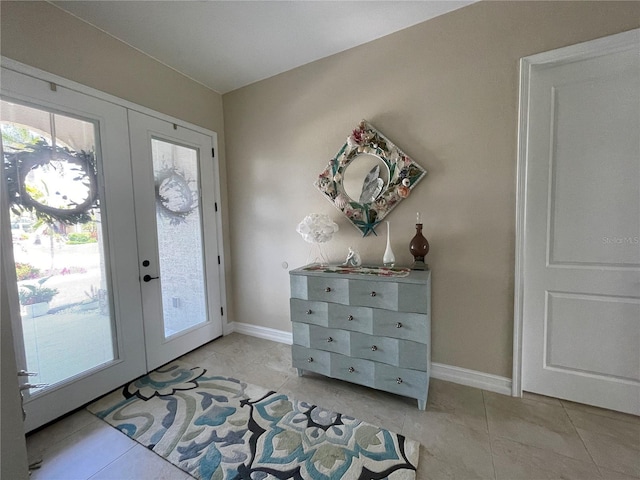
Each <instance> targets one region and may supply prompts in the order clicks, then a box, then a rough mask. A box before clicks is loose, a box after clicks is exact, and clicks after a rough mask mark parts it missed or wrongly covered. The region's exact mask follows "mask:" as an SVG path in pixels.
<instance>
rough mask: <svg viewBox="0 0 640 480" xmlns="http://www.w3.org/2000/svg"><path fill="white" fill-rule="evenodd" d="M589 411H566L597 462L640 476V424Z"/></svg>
mask: <svg viewBox="0 0 640 480" xmlns="http://www.w3.org/2000/svg"><path fill="white" fill-rule="evenodd" d="M589 412H590V411H589V410H586V409H580V410H572V409H568V410H567V413H568V414H569V417H570V418H571V421H572V422H573V424H574V425H575V427H576V429H577V431H578V434H579V435H580V437H581V438H582V440H583V441H584V444H585V445H586V447H587V450H588V451H589V453H590V454H591V456H592V457H593V460H594V461H595V462H596V464H598V466H601V467H605V468H607V469H609V470H613V471H616V472H620V473H624V474H627V475H635V476H637V477H640V423H635V422H626V421H622V420H617V419H614V418H612V417H611V416H603V415H600V414H593V413H589ZM617 418H624V417H617Z"/></svg>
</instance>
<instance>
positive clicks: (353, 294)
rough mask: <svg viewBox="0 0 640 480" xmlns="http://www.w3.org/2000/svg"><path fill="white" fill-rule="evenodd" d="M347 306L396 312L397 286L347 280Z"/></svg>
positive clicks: (394, 284)
mask: <svg viewBox="0 0 640 480" xmlns="http://www.w3.org/2000/svg"><path fill="white" fill-rule="evenodd" d="M349 304H350V305H362V306H365V307H374V308H386V309H387V310H398V284H397V283H392V282H374V281H364V282H363V281H361V280H360V281H358V280H349Z"/></svg>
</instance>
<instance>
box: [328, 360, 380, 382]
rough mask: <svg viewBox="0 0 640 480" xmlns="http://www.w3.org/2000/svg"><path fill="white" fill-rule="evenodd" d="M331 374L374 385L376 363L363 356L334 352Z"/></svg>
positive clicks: (349, 380) (347, 379)
mask: <svg viewBox="0 0 640 480" xmlns="http://www.w3.org/2000/svg"><path fill="white" fill-rule="evenodd" d="M331 376H332V377H334V378H339V379H341V380H346V381H347V382H352V383H357V384H359V385H364V386H366V387H373V385H374V377H375V364H374V362H371V361H369V360H363V359H361V358H349V357H345V356H344V355H336V354H333V355H331Z"/></svg>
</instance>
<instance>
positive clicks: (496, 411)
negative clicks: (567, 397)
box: [483, 392, 591, 462]
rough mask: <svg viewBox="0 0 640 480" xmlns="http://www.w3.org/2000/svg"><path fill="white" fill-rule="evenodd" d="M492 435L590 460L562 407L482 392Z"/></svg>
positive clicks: (492, 436) (586, 460)
mask: <svg viewBox="0 0 640 480" xmlns="http://www.w3.org/2000/svg"><path fill="white" fill-rule="evenodd" d="M483 394H484V398H485V408H486V411H487V421H488V424H489V433H490V435H491V438H492V439H494V438H506V439H509V440H513V441H516V442H519V443H523V444H525V445H530V446H533V447H538V448H542V449H546V450H551V451H552V452H555V453H557V454H560V455H564V456H567V457H572V458H575V459H576V460H582V461H584V462H589V461H590V460H591V457H590V456H589V453H587V450H586V449H585V447H584V444H583V443H582V440H581V439H580V436H578V432H577V431H576V429H575V427H574V426H573V424H572V423H571V420H570V419H569V416H568V415H567V413H566V411H565V410H564V408H563V407H562V406H555V405H550V404H547V403H543V402H537V401H532V400H526V399H522V398H514V397H508V396H506V395H500V394H497V393H492V392H483Z"/></svg>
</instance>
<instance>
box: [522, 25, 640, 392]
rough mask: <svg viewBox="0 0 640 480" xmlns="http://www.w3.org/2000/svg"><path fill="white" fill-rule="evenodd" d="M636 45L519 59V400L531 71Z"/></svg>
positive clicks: (639, 36)
mask: <svg viewBox="0 0 640 480" xmlns="http://www.w3.org/2000/svg"><path fill="white" fill-rule="evenodd" d="M639 43H640V29H634V30H629V31H627V32H622V33H618V34H615V35H610V36H608V37H603V38H599V39H596V40H591V41H588V42H584V43H579V44H577V45H571V46H569V47H564V48H559V49H557V50H552V51H549V52H543V53H538V54H535V55H531V56H528V57H524V58H521V59H520V92H519V98H520V99H519V107H518V108H519V113H518V147H517V152H518V159H517V166H516V239H515V240H516V245H515V250H516V251H515V277H514V315H513V373H512V376H513V379H512V381H511V394H512V395H513V396H514V397H521V396H522V340H523V339H522V327H523V316H524V310H523V308H524V290H525V271H524V254H525V248H526V238H525V224H526V223H525V222H526V201H527V195H526V194H527V178H526V177H527V161H528V158H527V150H528V138H527V135H528V129H529V124H528V121H529V88H530V78H531V71H532V69H533V68H535V67H538V68H540V67H549V66H553V65H559V64H563V63H570V62H575V61H578V60H582V59H585V58H590V57H595V56H600V55H606V54H609V53H613V52H616V51H621V50H624V49H628V48H629V46H630V45H631V46H635V45H638V44H639Z"/></svg>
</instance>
